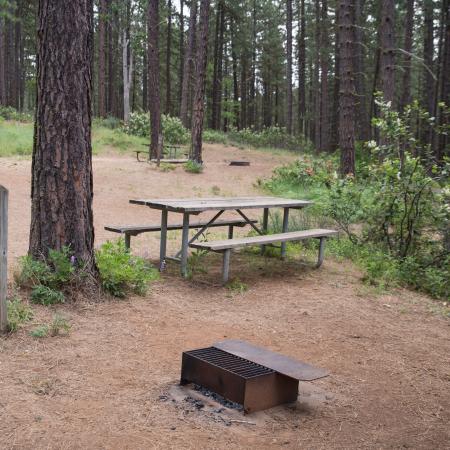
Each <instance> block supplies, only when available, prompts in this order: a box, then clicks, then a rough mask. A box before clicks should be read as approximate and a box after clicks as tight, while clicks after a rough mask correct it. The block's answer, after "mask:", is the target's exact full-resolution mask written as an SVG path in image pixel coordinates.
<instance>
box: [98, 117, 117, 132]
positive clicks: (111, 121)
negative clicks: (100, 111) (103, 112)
mask: <svg viewBox="0 0 450 450" xmlns="http://www.w3.org/2000/svg"><path fill="white" fill-rule="evenodd" d="M93 123H94V126H96V127H104V128H108V129H110V130H116V129H117V128H120V127H121V126H122V121H121V120H120V119H118V118H117V117H113V116H108V117H105V118H102V117H96V118H95V119H94V120H93Z"/></svg>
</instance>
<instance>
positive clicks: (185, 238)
mask: <svg viewBox="0 0 450 450" xmlns="http://www.w3.org/2000/svg"><path fill="white" fill-rule="evenodd" d="M188 248H189V213H184V214H183V235H182V241H181V275H182V276H183V277H185V278H186V277H187V259H188Z"/></svg>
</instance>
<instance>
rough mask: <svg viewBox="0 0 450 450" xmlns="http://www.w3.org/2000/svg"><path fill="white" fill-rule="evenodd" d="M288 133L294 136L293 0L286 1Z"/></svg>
mask: <svg viewBox="0 0 450 450" xmlns="http://www.w3.org/2000/svg"><path fill="white" fill-rule="evenodd" d="M286 131H287V132H288V134H292V0H286Z"/></svg>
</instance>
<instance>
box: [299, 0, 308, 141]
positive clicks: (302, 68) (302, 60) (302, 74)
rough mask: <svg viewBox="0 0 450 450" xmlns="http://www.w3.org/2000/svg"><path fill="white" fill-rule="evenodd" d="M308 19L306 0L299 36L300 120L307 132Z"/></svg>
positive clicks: (300, 10)
mask: <svg viewBox="0 0 450 450" xmlns="http://www.w3.org/2000/svg"><path fill="white" fill-rule="evenodd" d="M305 33H306V20H305V0H300V5H299V38H298V122H299V125H298V127H299V131H300V133H306V127H305V120H306V118H305V114H306V45H305Z"/></svg>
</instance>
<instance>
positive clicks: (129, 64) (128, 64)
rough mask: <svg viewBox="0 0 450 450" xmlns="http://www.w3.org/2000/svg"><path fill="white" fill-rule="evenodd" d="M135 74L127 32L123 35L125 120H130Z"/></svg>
mask: <svg viewBox="0 0 450 450" xmlns="http://www.w3.org/2000/svg"><path fill="white" fill-rule="evenodd" d="M132 74H133V54H132V52H131V46H130V41H129V39H127V32H126V30H124V31H123V34H122V76H123V120H124V122H125V123H126V122H128V121H129V120H130V90H131V80H132Z"/></svg>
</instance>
